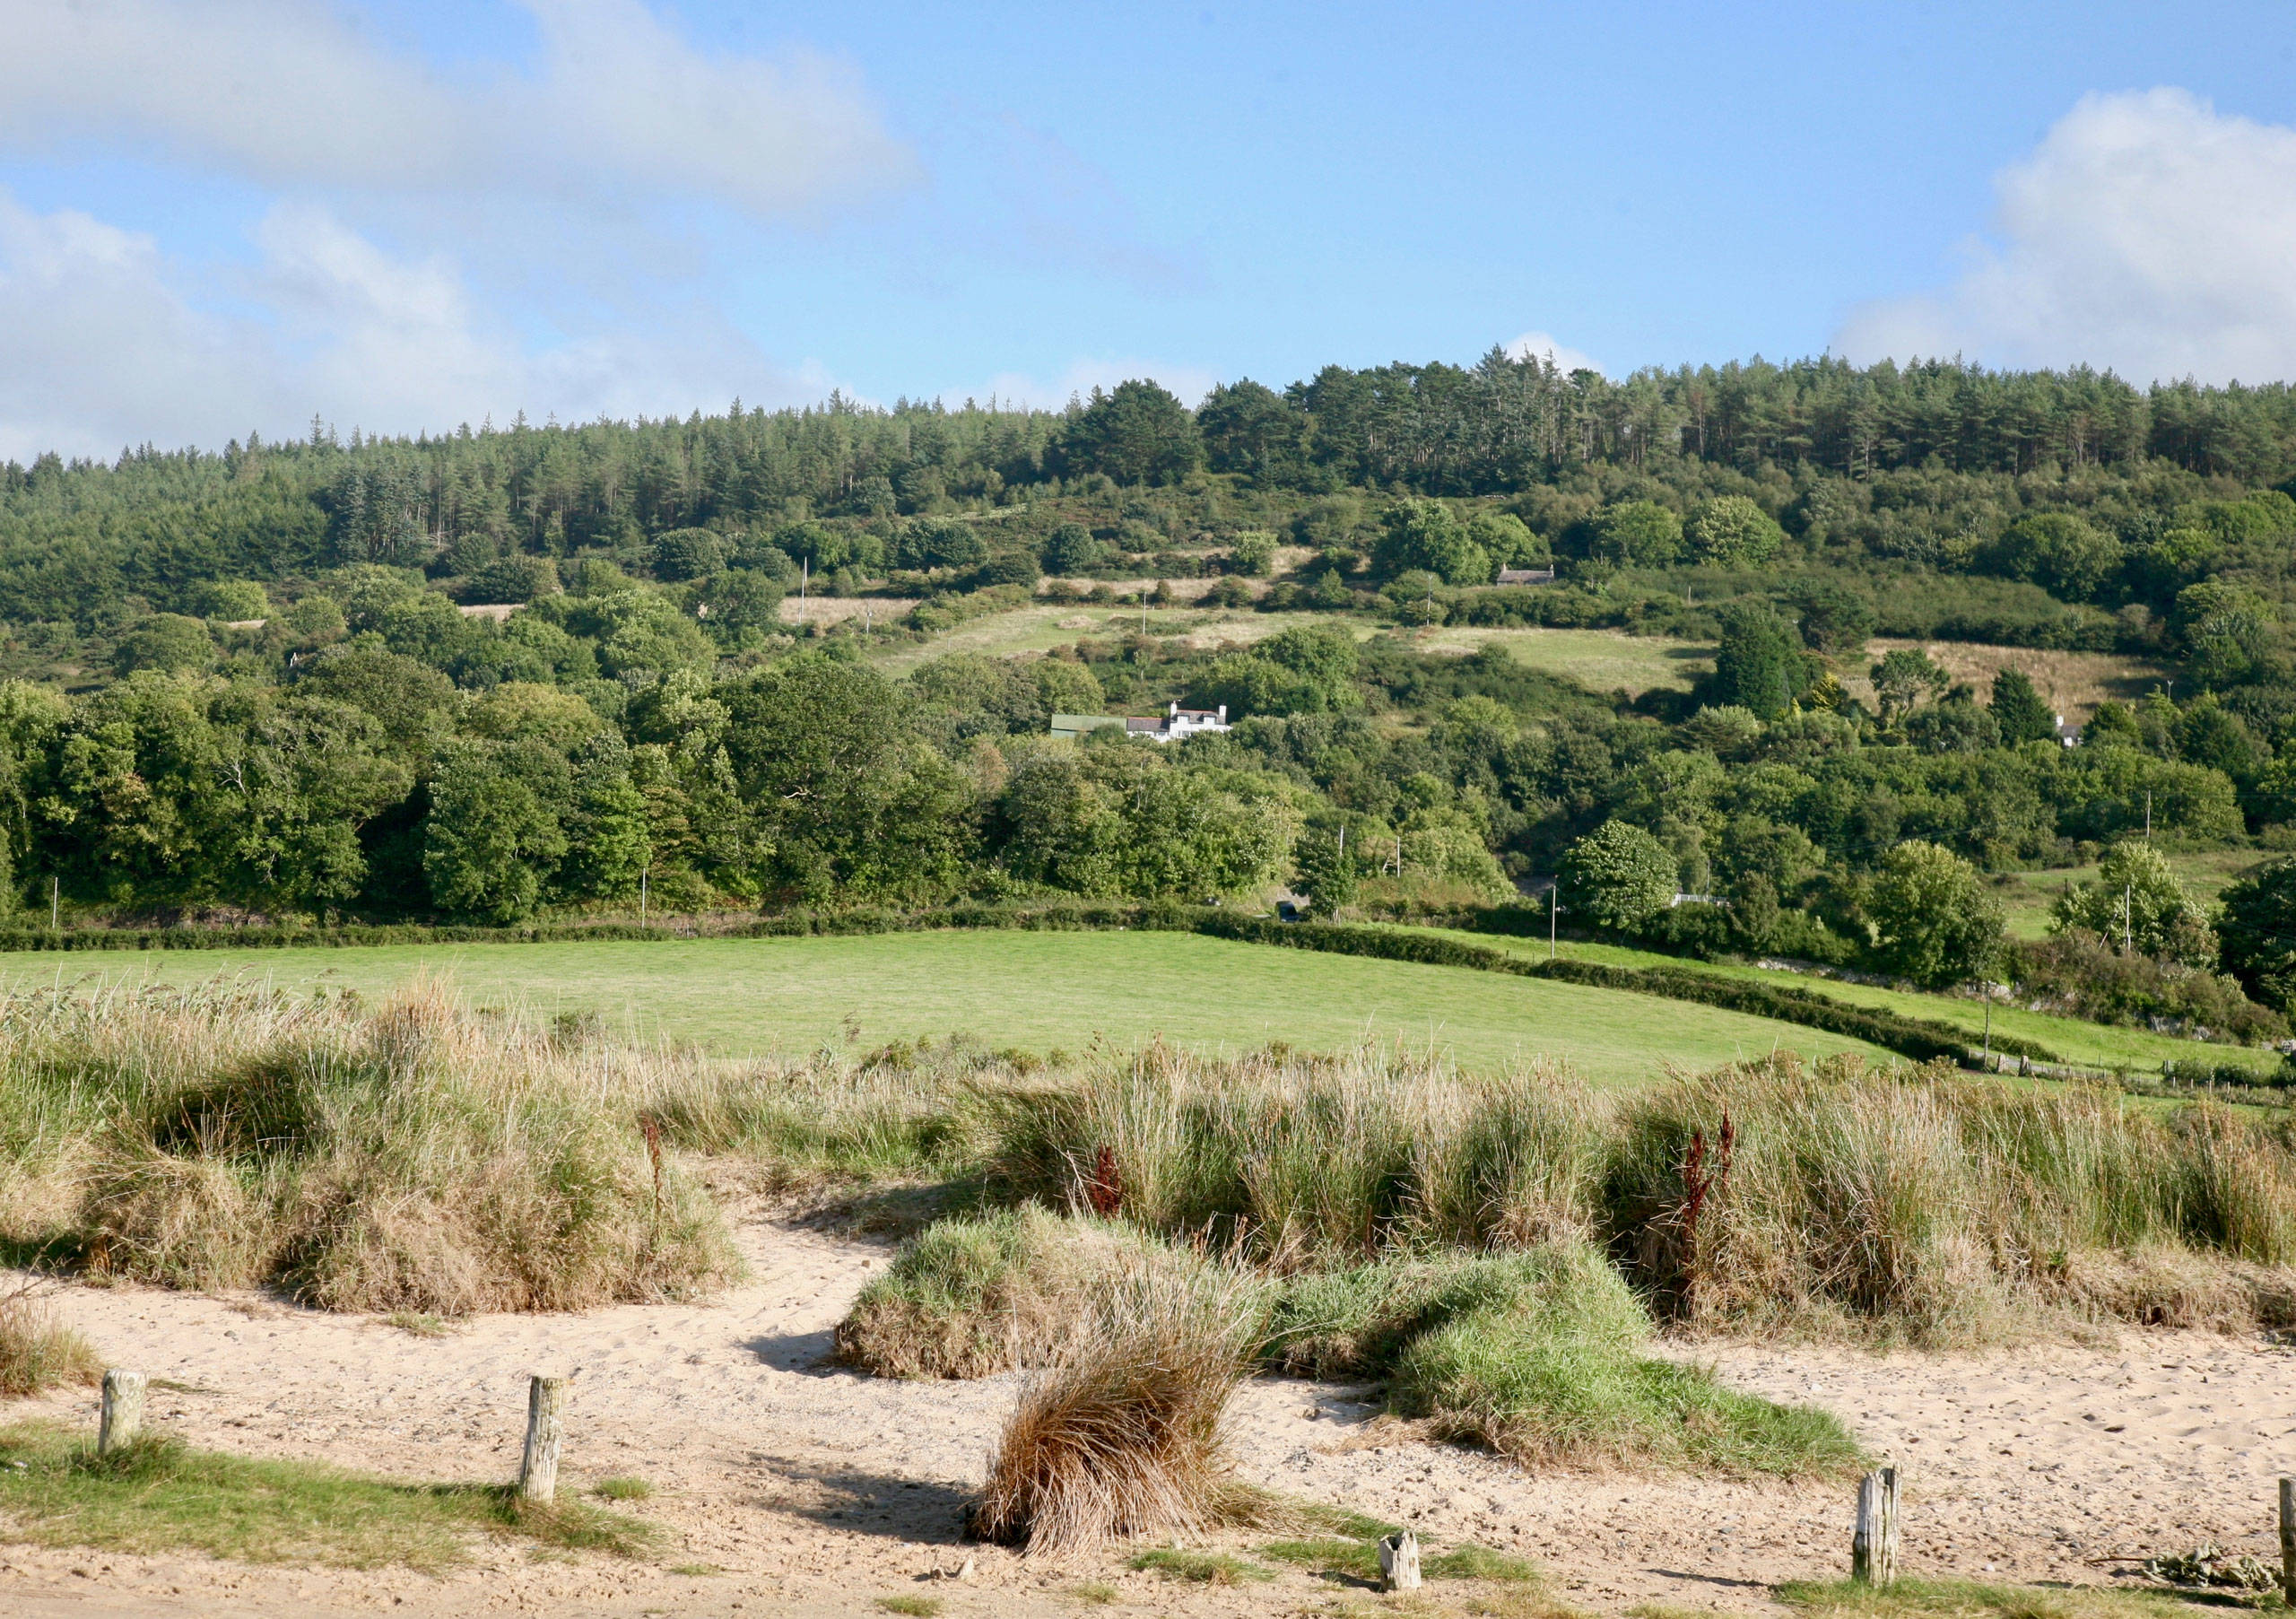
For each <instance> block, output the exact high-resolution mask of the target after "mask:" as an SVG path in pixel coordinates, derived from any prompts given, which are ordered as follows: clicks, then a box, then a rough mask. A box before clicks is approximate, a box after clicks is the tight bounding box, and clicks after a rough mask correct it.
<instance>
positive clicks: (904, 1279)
mask: <svg viewBox="0 0 2296 1619" xmlns="http://www.w3.org/2000/svg"><path fill="white" fill-rule="evenodd" d="M1160 1263H1161V1264H1170V1265H1192V1264H1196V1263H1200V1261H1198V1260H1196V1259H1194V1258H1193V1257H1192V1256H1187V1255H1185V1254H1178V1253H1174V1252H1172V1251H1171V1250H1170V1249H1167V1248H1166V1247H1165V1245H1164V1244H1163V1243H1162V1242H1161V1240H1158V1239H1157V1238H1155V1237H1154V1236H1152V1235H1150V1234H1149V1233H1147V1232H1143V1231H1141V1230H1140V1229H1139V1228H1138V1227H1136V1226H1129V1225H1125V1224H1121V1223H1115V1222H1104V1221H1095V1220H1091V1219H1064V1218H1062V1217H1061V1216H1059V1215H1057V1214H1051V1213H1049V1212H1048V1211H1047V1210H1045V1209H1042V1208H1038V1207H1035V1206H1029V1207H1025V1208H1020V1209H1012V1210H1004V1211H999V1212H996V1213H992V1214H985V1215H982V1216H980V1217H978V1218H959V1219H948V1220H942V1221H938V1222H936V1223H934V1224H933V1225H931V1226H930V1227H928V1228H927V1229H926V1231H925V1232H922V1233H921V1234H919V1235H918V1237H917V1238H916V1239H915V1240H912V1241H911V1242H909V1244H908V1245H907V1246H906V1247H904V1248H903V1249H902V1250H901V1252H900V1257H899V1258H896V1259H895V1260H894V1261H893V1263H892V1265H891V1267H890V1268H889V1269H887V1270H886V1272H885V1273H884V1274H883V1275H881V1276H879V1277H877V1278H876V1279H875V1280H874V1281H873V1282H871V1283H870V1284H869V1285H868V1286H867V1287H865V1288H864V1289H863V1290H862V1292H861V1295H860V1297H859V1298H857V1299H856V1300H855V1301H854V1302H853V1308H852V1309H851V1310H849V1311H848V1313H847V1315H846V1317H845V1319H843V1320H842V1321H840V1322H839V1323H838V1327H837V1339H836V1345H837V1347H836V1353H837V1355H838V1358H839V1360H841V1361H843V1362H846V1363H847V1364H848V1365H851V1366H857V1367H859V1368H861V1369H862V1370H864V1371H869V1372H872V1373H874V1374H875V1375H876V1376H878V1377H895V1378H977V1377H987V1376H989V1375H991V1374H993V1373H995V1372H999V1371H1009V1370H1012V1369H1013V1368H1015V1367H1033V1366H1041V1365H1044V1364H1046V1363H1047V1362H1048V1361H1050V1360H1051V1359H1052V1358H1053V1356H1054V1355H1055V1354H1057V1352H1058V1351H1059V1349H1060V1347H1061V1345H1063V1344H1064V1343H1065V1340H1066V1338H1067V1336H1068V1335H1069V1333H1070V1331H1071V1330H1072V1328H1073V1325H1074V1320H1075V1316H1076V1310H1077V1306H1078V1301H1080V1300H1083V1299H1085V1298H1089V1297H1090V1296H1091V1293H1092V1292H1093V1290H1094V1288H1095V1287H1096V1286H1097V1285H1098V1284H1100V1283H1102V1282H1104V1281H1107V1280H1109V1279H1111V1278H1113V1277H1115V1276H1117V1275H1120V1274H1121V1273H1122V1272H1123V1271H1124V1270H1125V1269H1126V1267H1128V1266H1142V1265H1156V1264H1160Z"/></svg>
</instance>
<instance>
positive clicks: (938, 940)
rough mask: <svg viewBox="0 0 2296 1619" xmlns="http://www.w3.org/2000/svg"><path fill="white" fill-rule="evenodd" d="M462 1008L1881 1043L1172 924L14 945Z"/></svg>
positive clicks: (1700, 1050) (1587, 1040)
mask: <svg viewBox="0 0 2296 1619" xmlns="http://www.w3.org/2000/svg"><path fill="white" fill-rule="evenodd" d="M422 972H430V973H433V974H436V975H438V976H439V977H441V978H444V979H449V980H451V981H452V982H454V983H455V984H457V985H458V986H459V987H460V988H461V989H462V990H463V992H464V993H465V995H466V996H467V997H469V998H470V999H471V1000H472V1001H473V1002H474V1003H475V1004H477V1005H494V1006H509V1007H513V1008H516V1009H518V1010H521V1011H523V1012H526V1013H527V1014H534V1015H537V1016H543V1017H549V1016H552V1015H555V1014H559V1013H561V1012H596V1013H598V1014H602V1015H604V1017H606V1018H607V1019H609V1020H610V1021H611V1022H613V1023H616V1024H620V1025H624V1026H628V1027H631V1028H633V1029H635V1030H636V1031H639V1032H640V1033H643V1034H648V1035H666V1036H670V1037H673V1038H676V1039H681V1040H693V1041H695V1042H697V1043H699V1044H700V1045H702V1046H703V1047H705V1048H707V1049H710V1050H713V1051H717V1052H719V1053H723V1054H726V1055H729V1056H739V1055H747V1054H753V1053H764V1052H769V1051H780V1052H783V1053H787V1054H792V1055H798V1054H803V1053H805V1052H809V1051H813V1050H815V1049H819V1048H821V1047H822V1046H823V1045H830V1046H833V1047H836V1048H838V1049H865V1048H867V1047H871V1046H875V1045H878V1044H882V1043H883V1042H886V1041H890V1040H913V1039H916V1038H918V1037H920V1036H931V1037H932V1038H934V1039H935V1040H938V1039H942V1038H944V1037H946V1036H948V1035H950V1034H952V1033H963V1034H968V1035H971V1036H974V1037H976V1038H978V1039H979V1040H983V1041H985V1042H987V1044H989V1045H992V1046H998V1047H1003V1046H1015V1047H1020V1048H1022V1049H1028V1050H1032V1051H1036V1052H1039V1053H1043V1052H1046V1051H1048V1050H1051V1049H1064V1050H1067V1051H1070V1052H1076V1051H1081V1050H1082V1049H1084V1048H1085V1046H1086V1045H1087V1044H1088V1043H1090V1042H1091V1040H1094V1039H1095V1038H1100V1039H1104V1040H1108V1041H1109V1042H1111V1043H1113V1044H1115V1045H1117V1046H1118V1047H1128V1046H1131V1045H1133V1044H1135V1043H1137V1042H1143V1041H1145V1040H1148V1039H1150V1038H1151V1037H1152V1036H1154V1035H1157V1034H1161V1035H1162V1036H1164V1038H1166V1039H1167V1040H1172V1041H1174V1042H1176V1043H1178V1044H1184V1045H1187V1046H1189V1047H1192V1048H1196V1049H1205V1050H1222V1049H1224V1050H1229V1051H1240V1050H1245V1049H1252V1048H1256V1047H1259V1046H1264V1045H1265V1044H1267V1043H1268V1042H1269V1041H1271V1040H1284V1041H1287V1042H1289V1043H1290V1044H1291V1045H1292V1046H1294V1047H1297V1048H1300V1049H1308V1050H1327V1049H1336V1048H1341V1047H1345V1046H1347V1045H1349V1044H1351V1043H1352V1042H1354V1041H1357V1040H1361V1039H1364V1038H1366V1037H1370V1038H1371V1039H1375V1040H1381V1041H1402V1042H1405V1044H1407V1045H1409V1046H1411V1047H1413V1048H1414V1049H1426V1048H1427V1047H1428V1046H1430V1045H1433V1046H1435V1047H1437V1048H1439V1049H1443V1050H1446V1051H1448V1052H1449V1053H1450V1054H1451V1055H1452V1056H1453V1057H1454V1058H1456V1059H1457V1061H1458V1062H1459V1063H1461V1064H1462V1065H1464V1066H1469V1067H1474V1068H1481V1069H1490V1068H1495V1067H1497V1066H1501V1065H1504V1064H1506V1063H1509V1062H1511V1061H1516V1060H1518V1059H1521V1058H1529V1057H1532V1056H1535V1055H1547V1056H1552V1057H1556V1058H1561V1059H1562V1060H1563V1061H1565V1062H1567V1063H1569V1064H1570V1066H1572V1068H1573V1069H1575V1070H1576V1071H1577V1072H1578V1073H1579V1074H1580V1075H1584V1076H1585V1077H1587V1078H1588V1079H1592V1080H1597V1081H1601V1082H1605V1083H1613V1084H1615V1083H1621V1082H1628V1081H1638V1080H1641V1079H1645V1078H1648V1077H1649V1076H1651V1075H1654V1074H1656V1073H1657V1072H1658V1071H1659V1070H1660V1068H1661V1067H1663V1066H1665V1065H1668V1064H1673V1065H1674V1066H1680V1067H1683V1068H1690V1069H1697V1068H1704V1067H1710V1066H1715V1065H1717V1064H1720V1063H1724V1062H1729V1061H1732V1060H1735V1059H1736V1058H1742V1057H1756V1056H1761V1055H1762V1054H1764V1053H1767V1052H1769V1051H1770V1050H1771V1049H1788V1050H1793V1051H1798V1052H1800V1053H1801V1054H1803V1055H1804V1056H1805V1057H1818V1056H1825V1055H1830V1054H1831V1053H1834V1052H1838V1051H1858V1052H1862V1053H1863V1054H1864V1055H1865V1056H1866V1057H1867V1058H1870V1059H1872V1060H1874V1061H1886V1060H1889V1054H1888V1053H1887V1052H1884V1051H1882V1050H1880V1049H1878V1048H1875V1047H1873V1046H1869V1045H1866V1044H1865V1043H1864V1042H1863V1041H1859V1040H1848V1039H1846V1038H1844V1037H1842V1036H1839V1035H1834V1034H1828V1033H1825V1032H1823V1031H1819V1030H1815V1029H1805V1028H1802V1027H1799V1026H1797V1025H1795V1024H1791V1023H1777V1022H1774V1021H1771V1020H1770V1019H1767V1018H1759V1017H1749V1016H1745V1015H1744V1014H1739V1013H1735V1012H1725V1011H1720V1010H1718V1009H1715V1008H1711V1007H1706V1006H1698V1005H1688V1004H1685V1003H1682V1002H1676V1001H1665V1000H1660V999H1657V998H1655V997H1648V996H1639V995H1631V994H1626V993H1623V992H1620V991H1615V990H1606V989H1594V988H1585V987H1582V986H1579V985H1575V984H1558V983H1544V982H1540V981H1537V980H1534V979H1516V978H1508V977H1504V976H1500V975H1498V974H1493V973H1486V972H1477V971H1473V970H1472V969H1467V968H1459V967H1429V966H1421V965H1418V964H1416V963H1413V962H1383V961H1375V960H1370V959H1367V958H1361V957H1354V956H1341V955H1325V954H1321V953H1312V952H1309V951H1300V950H1285V949H1278V948H1274V947H1270V946H1267V945H1259V944H1235V943H1231V942H1229V941H1226V940H1221V939H1207V938H1202V937H1199V936H1195V935H1190V934H1172V933H1019V932H980V933H920V934H877V935H870V936H863V937H857V938H808V939H692V940H678V941H669V942H662V943H656V944H644V943H617V942H596V943H580V944H457V945H444V944H441V945H421V946H380V947H373V948H356V949H293V950H250V951H220V950H202V951H184V952H179V953H178V952H153V953H148V954H139V955H134V956H101V957H97V956H82V957H75V958H69V959H59V958H57V957H56V956H36V955H12V956H7V957H4V958H0V974H4V979H5V982H6V983H7V984H8V985H9V986H10V987H11V988H28V987H32V986H44V985H50V984H63V985H67V986H69V985H83V986H88V987H92V986H94V985H97V984H135V983H144V982H154V983H169V984H178V985H180V984H189V983H197V982H201V981H203V980H205V979H213V978H215V977H218V976H219V975H220V976H229V977H234V978H243V979H250V980H253V981H257V982H266V983H271V984H275V985H278V986H280V987H281V988H291V989H304V988H311V987H315V986H319V985H326V986H332V987H339V988H353V989H357V990H359V991H360V992H361V993H362V994H367V995H374V994H378V993H381V992H384V991H387V990H388V989H389V988H391V987H393V986H394V985H396V984H399V983H403V982H404V981H405V980H407V979H410V978H413V977H414V976H415V975H416V974H418V973H422Z"/></svg>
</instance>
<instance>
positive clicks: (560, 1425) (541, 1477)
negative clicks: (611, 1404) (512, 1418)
mask: <svg viewBox="0 0 2296 1619" xmlns="http://www.w3.org/2000/svg"><path fill="white" fill-rule="evenodd" d="M565 1440H566V1380H565V1379H564V1378H546V1377H537V1378H535V1380H534V1381H533V1382H532V1383H531V1384H529V1385H528V1387H527V1388H526V1458H525V1459H524V1460H523V1461H522V1462H520V1464H519V1466H518V1493H519V1494H520V1495H522V1496H524V1497H525V1498H526V1500H528V1501H549V1500H550V1499H552V1497H553V1496H555V1495H556V1494H557V1493H558V1450H559V1447H560V1446H561V1444H563V1443H564V1442H565Z"/></svg>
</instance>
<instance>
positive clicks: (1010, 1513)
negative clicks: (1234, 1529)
mask: <svg viewBox="0 0 2296 1619" xmlns="http://www.w3.org/2000/svg"><path fill="white" fill-rule="evenodd" d="M1257 1319H1258V1308H1257V1302H1256V1301H1255V1298H1254V1290H1253V1288H1252V1285H1251V1284H1250V1283H1249V1281H1248V1279H1247V1278H1246V1277H1244V1276H1243V1275H1240V1274H1239V1273H1237V1272H1235V1271H1232V1270H1230V1269H1228V1268H1226V1267H1224V1266H1210V1265H1207V1266H1204V1267H1202V1268H1200V1269H1196V1270H1192V1271H1180V1270H1176V1269H1174V1268H1173V1267H1171V1266H1154V1265H1147V1264H1143V1265H1137V1266H1130V1267H1127V1268H1126V1269H1125V1270H1123V1271H1121V1272H1120V1273H1118V1275H1115V1276H1114V1277H1112V1278H1111V1280H1110V1282H1109V1284H1108V1285H1107V1286H1106V1288H1105V1289H1104V1290H1103V1291H1102V1292H1101V1293H1100V1294H1099V1296H1098V1297H1097V1299H1096V1300H1095V1301H1094V1305H1093V1308H1092V1309H1091V1312H1090V1314H1089V1316H1088V1317H1087V1319H1085V1320H1084V1321H1083V1322H1082V1323H1080V1324H1079V1326H1078V1327H1077V1329H1076V1331H1075V1334H1074V1336H1073V1337H1071V1338H1070V1340H1069V1341H1068V1343H1067V1344H1066V1345H1065V1346H1064V1347H1063V1349H1062V1351H1061V1352H1060V1353H1059V1354H1058V1355H1057V1357H1056V1358H1055V1360H1054V1362H1053V1363H1052V1364H1051V1365H1050V1366H1048V1367H1047V1368H1046V1369H1045V1370H1044V1371H1041V1372H1039V1374H1038V1375H1037V1377H1036V1378H1035V1380H1033V1381H1032V1382H1031V1385H1030V1386H1029V1388H1028V1389H1027V1391H1026V1392H1025V1393H1023V1394H1022V1397H1021V1403H1020V1407H1019V1409H1018V1410H1016V1411H1015V1412H1014V1413H1013V1417H1012V1420H1011V1421H1010V1422H1009V1423H1006V1425H1005V1433H1004V1436H1003V1438H1002V1439H1001V1440H1000V1441H999V1442H998V1445H997V1450H996V1458H995V1460H994V1461H993V1462H992V1463H991V1465H990V1467H989V1474H988V1482H987V1484H986V1485H984V1486H983V1487H982V1490H981V1493H980V1496H979V1499H978V1501H975V1502H974V1504H973V1507H972V1510H971V1512H970V1519H969V1521H970V1528H971V1531H972V1533H973V1534H975V1535H976V1536H978V1537H979V1538H981V1539H983V1540H989V1541H996V1542H998V1543H1001V1544H1004V1545H1019V1546H1022V1547H1024V1548H1026V1549H1027V1550H1028V1551H1029V1552H1030V1553H1031V1554H1039V1553H1050V1554H1060V1553H1065V1552H1071V1551H1075V1550H1078V1549H1081V1548H1083V1547H1087V1546H1091V1545H1099V1544H1100V1543H1102V1542H1104V1541H1108V1540H1112V1539H1117V1538H1119V1537H1124V1536H1135V1535H1163V1534H1178V1535H1188V1534H1196V1533H1200V1532H1202V1531H1204V1530H1205V1529H1207V1528H1212V1527H1213V1526H1215V1525H1218V1524H1223V1523H1233V1522H1235V1521H1237V1520H1238V1519H1239V1516H1244V1515H1247V1514H1248V1512H1249V1511H1250V1510H1252V1509H1253V1508H1254V1507H1256V1506H1257V1496H1256V1495H1255V1494H1254V1493H1252V1492H1250V1491H1248V1489H1246V1488H1245V1487H1244V1486H1243V1485H1241V1484H1239V1483H1238V1481H1237V1479H1236V1477H1235V1475H1234V1469H1233V1466H1232V1464H1231V1461H1230V1460H1229V1458H1228V1455H1227V1452H1226V1449H1225V1447H1224V1445H1223V1444H1222V1421H1223V1418H1224V1414H1225V1412H1226V1409H1227V1404H1228V1397H1229V1395H1230V1393H1231V1391H1232V1390H1233V1389H1234V1388H1235V1387H1236V1385H1237V1384H1238V1383H1239V1381H1241V1380H1242V1379H1243V1377H1244V1375H1245V1373H1246V1371H1247V1370H1248V1366H1249V1362H1250V1356H1251V1353H1252V1349H1253V1347H1254V1341H1255V1338H1256V1336H1257V1334H1256V1327H1257Z"/></svg>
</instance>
